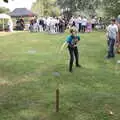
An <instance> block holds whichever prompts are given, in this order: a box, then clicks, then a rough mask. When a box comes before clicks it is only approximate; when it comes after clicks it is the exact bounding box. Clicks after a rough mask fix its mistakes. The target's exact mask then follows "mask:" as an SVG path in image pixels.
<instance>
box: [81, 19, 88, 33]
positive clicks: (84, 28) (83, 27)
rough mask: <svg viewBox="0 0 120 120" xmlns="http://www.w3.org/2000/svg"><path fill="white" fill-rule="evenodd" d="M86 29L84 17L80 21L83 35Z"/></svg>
mask: <svg viewBox="0 0 120 120" xmlns="http://www.w3.org/2000/svg"><path fill="white" fill-rule="evenodd" d="M86 27H87V19H86V17H84V18H83V19H82V32H83V33H85V31H86Z"/></svg>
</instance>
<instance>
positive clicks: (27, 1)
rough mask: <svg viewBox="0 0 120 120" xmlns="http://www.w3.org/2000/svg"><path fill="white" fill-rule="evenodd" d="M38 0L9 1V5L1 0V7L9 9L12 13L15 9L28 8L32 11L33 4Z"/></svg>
mask: <svg viewBox="0 0 120 120" xmlns="http://www.w3.org/2000/svg"><path fill="white" fill-rule="evenodd" d="M35 1H36V0H9V3H4V2H3V0H0V7H7V8H9V9H10V11H12V10H14V9H15V8H24V7H25V8H28V9H31V6H32V3H33V2H35Z"/></svg>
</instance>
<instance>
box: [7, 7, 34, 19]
mask: <svg viewBox="0 0 120 120" xmlns="http://www.w3.org/2000/svg"><path fill="white" fill-rule="evenodd" d="M9 15H10V16H11V17H33V16H36V14H34V13H33V12H31V11H30V10H28V9H27V8H16V9H15V10H13V12H11V13H9Z"/></svg>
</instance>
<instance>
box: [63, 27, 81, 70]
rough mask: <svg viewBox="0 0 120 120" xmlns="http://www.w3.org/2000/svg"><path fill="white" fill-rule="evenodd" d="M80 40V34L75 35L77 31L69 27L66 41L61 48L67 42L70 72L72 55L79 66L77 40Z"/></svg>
mask: <svg viewBox="0 0 120 120" xmlns="http://www.w3.org/2000/svg"><path fill="white" fill-rule="evenodd" d="M79 41H80V36H78V35H77V31H76V30H74V29H70V35H69V36H68V37H67V40H66V42H65V43H64V44H63V46H62V48H61V50H62V49H63V47H64V46H65V44H66V43H67V46H68V51H69V55H70V62H69V72H72V67H73V62H74V57H75V59H76V67H81V66H80V65H79V53H78V48H77V45H78V42H79Z"/></svg>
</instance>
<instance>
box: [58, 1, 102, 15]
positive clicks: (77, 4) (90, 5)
mask: <svg viewBox="0 0 120 120" xmlns="http://www.w3.org/2000/svg"><path fill="white" fill-rule="evenodd" d="M57 3H58V5H60V6H61V8H62V9H65V8H70V11H71V12H72V13H74V12H76V11H80V12H81V11H87V12H89V13H91V12H92V13H95V10H96V9H97V8H98V7H99V6H100V5H101V1H100V0H57Z"/></svg>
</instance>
